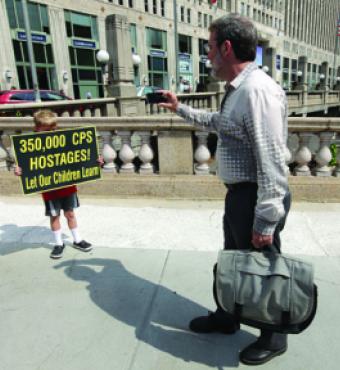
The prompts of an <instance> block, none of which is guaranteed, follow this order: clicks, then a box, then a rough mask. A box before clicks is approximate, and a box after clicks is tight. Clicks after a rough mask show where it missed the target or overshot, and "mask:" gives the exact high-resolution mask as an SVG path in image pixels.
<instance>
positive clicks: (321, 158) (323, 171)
mask: <svg viewBox="0 0 340 370" xmlns="http://www.w3.org/2000/svg"><path fill="white" fill-rule="evenodd" d="M333 136H334V132H321V133H320V149H319V150H318V152H317V153H316V156H315V160H316V163H317V166H316V170H315V175H316V176H331V168H330V167H329V165H328V164H329V162H330V160H331V159H332V153H331V151H330V149H329V146H330V144H331V140H332V138H333Z"/></svg>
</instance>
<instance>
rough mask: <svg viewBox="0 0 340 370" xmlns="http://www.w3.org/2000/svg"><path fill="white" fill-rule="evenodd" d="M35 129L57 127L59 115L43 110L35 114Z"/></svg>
mask: <svg viewBox="0 0 340 370" xmlns="http://www.w3.org/2000/svg"><path fill="white" fill-rule="evenodd" d="M33 118H34V124H35V127H39V126H53V127H55V126H56V125H57V120H56V118H57V115H56V114H55V113H53V112H52V111H51V110H48V109H43V110H39V111H38V112H35V113H34V115H33Z"/></svg>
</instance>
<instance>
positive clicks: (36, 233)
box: [0, 224, 67, 256]
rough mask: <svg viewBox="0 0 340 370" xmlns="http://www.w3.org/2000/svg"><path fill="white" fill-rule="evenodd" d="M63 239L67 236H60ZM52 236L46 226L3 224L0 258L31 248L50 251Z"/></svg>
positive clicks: (0, 228) (0, 236)
mask: <svg viewBox="0 0 340 370" xmlns="http://www.w3.org/2000/svg"><path fill="white" fill-rule="evenodd" d="M62 237H63V239H64V238H67V235H64V234H63V235H62ZM51 244H53V234H52V232H51V229H50V228H49V227H46V226H17V225H15V224H5V225H1V226H0V256H1V255H2V256H4V255H7V254H11V253H16V252H20V251H23V250H25V249H33V248H47V249H50V250H52V245H51Z"/></svg>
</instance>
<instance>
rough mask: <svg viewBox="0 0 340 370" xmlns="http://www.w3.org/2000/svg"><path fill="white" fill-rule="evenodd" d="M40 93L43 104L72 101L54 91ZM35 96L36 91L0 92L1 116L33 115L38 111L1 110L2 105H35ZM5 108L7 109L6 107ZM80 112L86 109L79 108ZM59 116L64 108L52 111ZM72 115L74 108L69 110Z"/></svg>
mask: <svg viewBox="0 0 340 370" xmlns="http://www.w3.org/2000/svg"><path fill="white" fill-rule="evenodd" d="M39 92H40V99H41V101H42V102H58V101H60V102H61V101H65V100H72V99H71V98H70V97H68V96H66V95H65V94H63V93H60V92H58V91H53V90H39ZM34 101H35V96H34V90H17V89H12V90H3V91H0V116H5V117H13V116H16V117H21V116H23V115H25V114H28V115H32V114H33V113H34V111H35V110H36V109H31V108H28V109H26V108H25V109H24V108H19V109H16V108H12V109H10V110H9V109H8V108H6V109H5V110H1V105H2V104H28V103H34ZM4 108H5V107H4ZM77 108H78V110H79V111H80V112H82V111H83V110H84V107H77ZM52 110H53V111H54V112H55V113H57V114H58V115H60V114H62V113H63V112H64V111H65V108H62V107H54V108H53V109H52ZM67 110H68V111H69V112H70V115H71V114H72V112H73V110H74V107H70V108H69V109H67Z"/></svg>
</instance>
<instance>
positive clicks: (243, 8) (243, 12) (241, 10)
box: [240, 3, 246, 15]
mask: <svg viewBox="0 0 340 370" xmlns="http://www.w3.org/2000/svg"><path fill="white" fill-rule="evenodd" d="M240 6H241V7H240V13H241V15H246V9H245V4H244V3H241V5H240Z"/></svg>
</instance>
